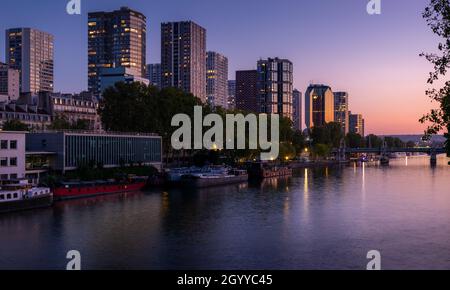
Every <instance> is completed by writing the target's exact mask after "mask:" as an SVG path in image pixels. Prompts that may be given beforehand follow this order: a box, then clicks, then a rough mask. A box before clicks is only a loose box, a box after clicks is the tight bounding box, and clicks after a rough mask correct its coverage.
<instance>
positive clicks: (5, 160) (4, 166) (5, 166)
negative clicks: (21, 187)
mask: <svg viewBox="0 0 450 290" xmlns="http://www.w3.org/2000/svg"><path fill="white" fill-rule="evenodd" d="M25 134H26V133H25V132H6V131H0V179H1V180H8V179H17V178H24V177H25Z"/></svg>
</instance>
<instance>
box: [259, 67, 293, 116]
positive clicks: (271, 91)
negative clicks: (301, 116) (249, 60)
mask: <svg viewBox="0 0 450 290" xmlns="http://www.w3.org/2000/svg"><path fill="white" fill-rule="evenodd" d="M293 67H294V66H293V64H292V62H291V61H289V60H287V59H279V58H269V59H266V60H259V61H258V69H257V71H258V84H257V88H258V98H257V102H258V107H259V112H260V113H267V114H279V115H280V116H283V117H286V118H289V119H291V120H293V113H292V108H293V104H292V92H293V89H294V88H293Z"/></svg>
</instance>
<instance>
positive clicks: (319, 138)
mask: <svg viewBox="0 0 450 290" xmlns="http://www.w3.org/2000/svg"><path fill="white" fill-rule="evenodd" d="M310 137H311V139H312V141H313V144H326V145H329V146H330V147H334V148H339V147H340V144H341V140H342V138H343V133H342V126H341V124H339V123H335V122H331V123H327V124H325V125H324V126H318V127H313V128H312V129H311V136H310Z"/></svg>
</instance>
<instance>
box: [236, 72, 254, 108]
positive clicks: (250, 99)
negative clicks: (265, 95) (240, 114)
mask: <svg viewBox="0 0 450 290" xmlns="http://www.w3.org/2000/svg"><path fill="white" fill-rule="evenodd" d="M257 81H258V72H257V71H256V70H241V71H236V109H238V110H243V111H248V112H253V113H258V112H259V107H258V101H257V99H258V89H257Z"/></svg>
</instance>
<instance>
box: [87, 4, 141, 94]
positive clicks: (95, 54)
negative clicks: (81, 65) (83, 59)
mask: <svg viewBox="0 0 450 290" xmlns="http://www.w3.org/2000/svg"><path fill="white" fill-rule="evenodd" d="M146 40H147V23H146V17H145V15H144V14H142V13H140V12H138V11H135V10H131V9H130V8H128V7H121V8H120V9H119V10H115V11H112V12H105V11H98V12H89V14H88V90H89V91H91V92H93V93H95V94H99V93H100V88H99V86H100V83H99V77H100V71H101V69H103V68H116V67H126V68H129V69H130V70H132V71H133V72H132V73H133V75H135V76H136V77H144V76H145V70H146V65H147V62H146V45H147V41H146Z"/></svg>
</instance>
